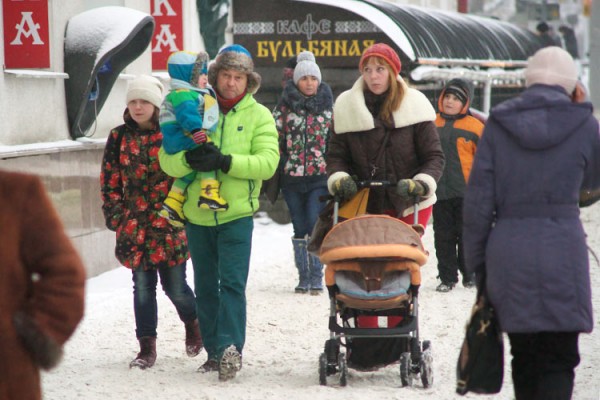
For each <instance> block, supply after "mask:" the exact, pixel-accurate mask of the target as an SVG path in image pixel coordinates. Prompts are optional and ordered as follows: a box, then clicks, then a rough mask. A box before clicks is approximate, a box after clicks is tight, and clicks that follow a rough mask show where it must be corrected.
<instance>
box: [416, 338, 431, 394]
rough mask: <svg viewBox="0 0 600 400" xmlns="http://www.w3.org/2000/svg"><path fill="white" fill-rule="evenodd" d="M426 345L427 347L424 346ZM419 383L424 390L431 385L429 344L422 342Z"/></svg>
mask: <svg viewBox="0 0 600 400" xmlns="http://www.w3.org/2000/svg"><path fill="white" fill-rule="evenodd" d="M426 345H427V346H426ZM419 367H420V370H421V383H423V387H424V388H425V389H427V388H430V387H431V385H433V355H432V354H431V342H429V341H428V340H426V341H424V342H423V354H422V355H421V362H420V365H419Z"/></svg>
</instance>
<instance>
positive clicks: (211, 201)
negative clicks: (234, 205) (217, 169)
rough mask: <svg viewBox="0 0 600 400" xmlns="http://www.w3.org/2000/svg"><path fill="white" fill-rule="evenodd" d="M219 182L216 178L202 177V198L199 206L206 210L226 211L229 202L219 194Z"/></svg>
mask: <svg viewBox="0 0 600 400" xmlns="http://www.w3.org/2000/svg"><path fill="white" fill-rule="evenodd" d="M219 186H220V184H219V182H218V181H217V180H216V179H211V178H208V179H202V181H200V199H199V200H198V207H200V208H203V209H205V210H213V211H225V210H227V209H228V208H229V204H227V202H226V201H225V199H224V198H222V197H221V195H220V194H219Z"/></svg>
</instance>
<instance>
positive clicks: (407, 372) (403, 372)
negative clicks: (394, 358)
mask: <svg viewBox="0 0 600 400" xmlns="http://www.w3.org/2000/svg"><path fill="white" fill-rule="evenodd" d="M400 381H401V382H402V386H412V384H413V382H412V381H413V377H412V373H411V361H410V353H408V352H406V353H402V354H401V355H400Z"/></svg>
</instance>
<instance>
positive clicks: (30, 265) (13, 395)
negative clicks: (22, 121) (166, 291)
mask: <svg viewBox="0 0 600 400" xmlns="http://www.w3.org/2000/svg"><path fill="white" fill-rule="evenodd" d="M0 210H2V212H0V236H1V237H2V240H1V241H0V259H1V260H2V266H1V267H0V310H2V311H1V312H0V338H1V340H0V399H26V400H37V399H41V398H42V394H41V383H40V369H44V370H49V369H51V368H53V367H55V366H56V365H57V364H58V363H59V362H60V360H61V357H62V354H63V349H62V348H63V345H64V344H65V342H66V341H67V340H68V339H69V337H70V336H71V335H72V334H73V332H74V331H75V328H76V327H77V325H78V324H79V322H80V321H81V319H82V318H83V311H84V288H85V269H84V266H83V263H82V261H81V258H80V257H79V255H78V253H77V251H76V250H75V248H74V247H73V245H72V243H71V241H70V240H69V238H68V237H67V235H66V234H65V232H64V228H63V225H62V223H61V221H60V219H59V217H58V215H57V213H56V211H55V209H54V207H53V205H52V203H51V201H50V199H49V197H48V195H47V194H46V192H45V189H44V187H43V184H42V182H41V180H40V179H39V178H37V177H35V176H32V175H26V174H22V173H15V172H7V171H0Z"/></svg>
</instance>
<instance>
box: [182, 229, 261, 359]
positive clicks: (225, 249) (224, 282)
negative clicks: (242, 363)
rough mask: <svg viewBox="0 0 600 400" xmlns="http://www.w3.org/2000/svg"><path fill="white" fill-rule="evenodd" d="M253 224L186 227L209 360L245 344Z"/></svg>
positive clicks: (199, 314)
mask: <svg viewBox="0 0 600 400" xmlns="http://www.w3.org/2000/svg"><path fill="white" fill-rule="evenodd" d="M253 229H254V220H253V219H252V217H243V218H240V219H236V220H234V221H231V222H227V223H225V224H222V225H218V226H200V225H194V224H192V223H187V224H186V232H187V239H188V246H189V249H190V254H191V256H192V264H193V265H194V284H195V287H194V290H195V291H196V310H197V311H198V321H199V322H200V331H201V332H202V339H204V348H205V349H206V352H207V353H208V358H210V359H219V358H220V357H221V355H222V353H223V350H225V349H226V348H227V347H229V346H230V345H232V344H233V345H235V347H236V348H237V349H238V351H240V352H241V351H242V350H243V348H244V343H245V341H246V283H247V282H248V271H249V269H250V249H251V248H252V231H253Z"/></svg>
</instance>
